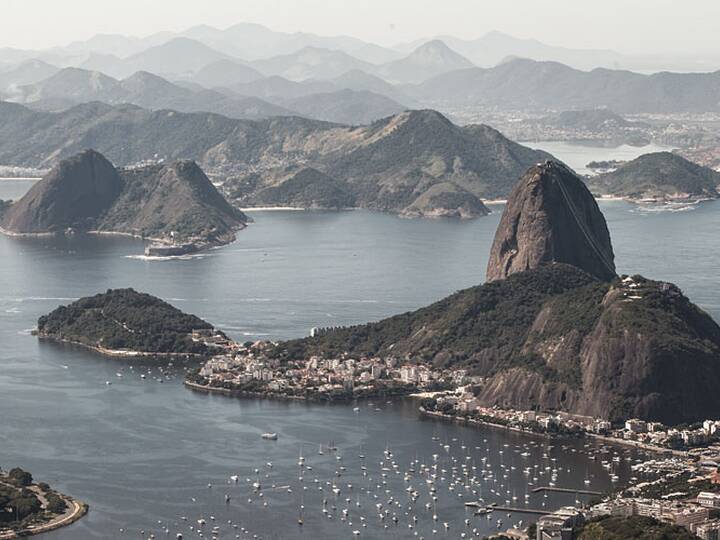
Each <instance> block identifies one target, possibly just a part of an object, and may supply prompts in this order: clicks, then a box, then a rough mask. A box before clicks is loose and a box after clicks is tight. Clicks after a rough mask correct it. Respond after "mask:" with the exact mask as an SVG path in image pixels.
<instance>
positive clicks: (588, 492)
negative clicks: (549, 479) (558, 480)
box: [532, 486, 602, 495]
mask: <svg viewBox="0 0 720 540" xmlns="http://www.w3.org/2000/svg"><path fill="white" fill-rule="evenodd" d="M541 491H553V492H555V493H578V494H580V495H602V493H601V492H599V491H592V490H590V489H572V488H559V487H551V486H540V487H536V488H533V490H532V492H533V493H540V492H541Z"/></svg>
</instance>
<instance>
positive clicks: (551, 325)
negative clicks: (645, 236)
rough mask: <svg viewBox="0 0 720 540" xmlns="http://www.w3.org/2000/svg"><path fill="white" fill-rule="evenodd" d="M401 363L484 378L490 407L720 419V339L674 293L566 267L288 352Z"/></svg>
mask: <svg viewBox="0 0 720 540" xmlns="http://www.w3.org/2000/svg"><path fill="white" fill-rule="evenodd" d="M344 353H347V354H349V355H351V356H353V357H358V356H380V357H389V356H394V357H396V358H399V359H401V360H402V361H410V362H417V363H423V364H430V365H433V366H435V367H439V368H447V367H451V368H466V369H468V370H469V372H470V374H473V375H479V376H481V377H484V378H485V379H484V382H483V384H482V385H481V390H480V392H479V393H478V394H477V395H478V399H479V400H480V402H481V403H482V404H484V405H487V406H494V405H497V406H500V407H509V408H518V409H535V408H539V409H544V410H566V411H569V412H573V413H576V414H583V415H588V416H597V417H604V418H607V419H609V420H613V421H620V420H623V419H627V418H631V417H640V418H646V419H649V420H657V421H661V422H663V423H666V424H668V425H675V424H679V423H682V422H688V421H697V420H699V419H703V418H713V417H716V416H717V415H718V414H720V395H718V393H717V392H716V391H715V389H716V388H717V385H718V384H720V327H719V326H718V325H717V324H716V323H715V322H714V321H713V320H712V318H711V317H710V316H709V315H707V314H706V313H705V312H703V311H702V310H701V309H699V308H698V307H697V306H695V305H694V304H692V303H691V302H690V301H689V300H688V299H687V298H686V297H685V296H684V295H683V294H682V292H681V291H680V290H679V289H678V288H677V287H675V286H674V285H672V284H668V283H662V282H656V281H651V280H647V279H644V278H642V277H641V276H634V277H633V278H632V280H627V281H625V282H623V281H622V278H615V280H613V281H612V282H605V281H600V280H598V279H596V278H593V277H592V276H590V275H589V274H587V273H585V272H583V271H582V270H580V269H578V268H576V267H573V266H570V265H566V264H561V263H555V264H550V265H541V266H539V267H538V268H535V269H533V270H528V271H525V272H518V273H516V274H511V275H510V276H509V277H508V278H506V279H503V280H497V281H491V282H488V283H485V284H484V285H480V286H477V287H472V288H469V289H466V290H463V291H460V292H457V293H455V294H453V295H451V296H449V297H447V298H445V299H443V300H440V301H439V302H436V303H434V304H432V305H430V306H428V307H425V308H422V309H419V310H417V311H414V312H409V313H403V314H401V315H396V316H394V317H390V318H388V319H385V320H383V321H380V322H375V323H369V324H364V325H358V326H352V327H347V328H336V329H331V330H327V331H324V332H322V333H321V334H320V335H318V336H315V337H310V338H304V339H298V340H292V341H288V342H284V343H280V344H278V345H277V346H276V347H275V348H274V349H273V350H272V351H271V353H270V354H271V355H272V356H274V357H275V358H278V359H281V360H282V359H292V360H299V359H303V358H308V357H310V356H312V355H320V356H324V357H326V358H333V357H339V356H342V355H343V354H344Z"/></svg>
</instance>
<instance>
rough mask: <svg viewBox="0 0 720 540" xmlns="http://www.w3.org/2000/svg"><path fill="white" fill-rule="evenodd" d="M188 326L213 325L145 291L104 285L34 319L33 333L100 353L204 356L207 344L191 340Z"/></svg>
mask: <svg viewBox="0 0 720 540" xmlns="http://www.w3.org/2000/svg"><path fill="white" fill-rule="evenodd" d="M193 330H205V331H213V330H214V329H213V327H212V325H211V324H209V323H207V322H205V321H203V320H202V319H200V318H198V317H195V316H194V315H188V314H186V313H183V312H182V311H180V310H179V309H177V308H175V307H173V306H171V305H170V304H168V303H166V302H163V301H162V300H160V299H159V298H156V297H154V296H151V295H149V294H143V293H139V292H136V291H134V290H133V289H108V291H107V292H105V293H102V294H96V295H95V296H88V297H85V298H81V299H80V300H77V301H75V302H73V303H72V304H69V305H67V306H60V307H58V308H57V309H55V310H54V311H52V312H51V313H49V314H48V315H45V316H43V317H40V319H38V328H37V335H38V336H40V337H42V338H47V339H52V340H55V341H62V342H69V343H75V344H79V345H84V346H86V347H90V348H93V349H97V350H99V351H100V352H105V353H118V354H122V353H123V352H125V353H126V354H128V353H140V354H144V355H153V354H160V355H167V354H179V355H205V354H207V353H208V348H207V346H206V345H205V344H203V343H202V342H201V341H195V340H193V338H192V335H191V334H192V332H193Z"/></svg>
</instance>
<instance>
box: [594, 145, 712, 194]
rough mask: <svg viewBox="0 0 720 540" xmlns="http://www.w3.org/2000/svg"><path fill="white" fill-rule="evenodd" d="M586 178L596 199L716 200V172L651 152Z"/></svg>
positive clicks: (666, 154) (680, 158)
mask: <svg viewBox="0 0 720 540" xmlns="http://www.w3.org/2000/svg"><path fill="white" fill-rule="evenodd" d="M610 165H611V166H612V168H613V170H610V171H608V172H605V173H602V174H598V175H596V176H591V177H589V178H588V184H589V186H590V189H591V190H592V191H593V192H594V193H597V194H599V195H600V196H607V195H610V196H613V197H622V198H624V199H626V200H629V201H631V202H653V203H658V202H659V203H670V202H685V203H688V202H690V203H692V202H698V201H702V200H708V199H717V198H718V197H720V192H719V191H718V189H719V188H720V173H719V172H717V171H714V170H713V169H710V168H709V167H703V166H702V165H697V164H696V163H693V162H691V161H688V160H687V159H685V158H684V157H682V156H679V155H677V154H673V153H671V152H654V153H651V154H643V155H642V156H640V157H638V158H636V159H633V160H632V161H628V162H626V163H612V164H610Z"/></svg>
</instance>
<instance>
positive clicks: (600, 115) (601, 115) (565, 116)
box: [538, 109, 647, 131]
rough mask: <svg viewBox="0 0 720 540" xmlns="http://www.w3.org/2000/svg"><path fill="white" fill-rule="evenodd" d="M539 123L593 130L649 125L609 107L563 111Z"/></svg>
mask: <svg viewBox="0 0 720 540" xmlns="http://www.w3.org/2000/svg"><path fill="white" fill-rule="evenodd" d="M538 123H540V124H544V125H546V126H554V127H559V128H565V129H586V130H592V131H596V130H600V129H616V128H629V127H641V126H647V124H645V123H643V122H631V121H630V120H626V119H625V118H623V117H622V116H621V115H619V114H617V113H616V112H613V111H611V110H609V109H584V110H574V111H562V112H559V113H557V114H553V115H550V116H546V117H544V118H541V119H539V120H538Z"/></svg>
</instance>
